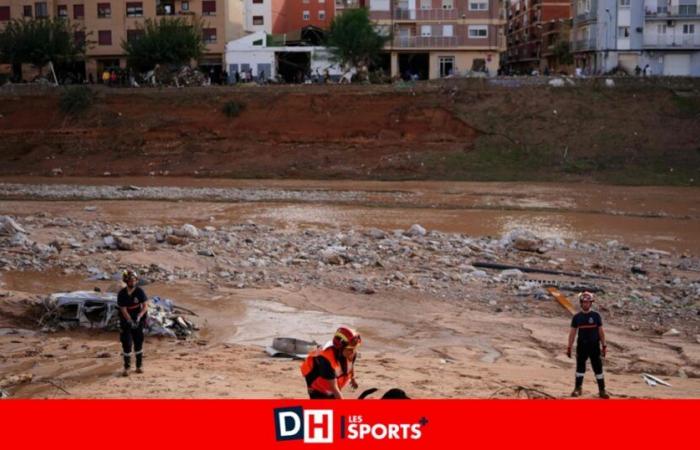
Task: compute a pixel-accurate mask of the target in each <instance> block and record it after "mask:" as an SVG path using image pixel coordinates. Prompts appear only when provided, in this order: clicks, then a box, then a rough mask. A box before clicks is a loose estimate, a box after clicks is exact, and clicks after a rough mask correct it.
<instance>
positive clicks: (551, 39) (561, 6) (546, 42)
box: [504, 0, 571, 73]
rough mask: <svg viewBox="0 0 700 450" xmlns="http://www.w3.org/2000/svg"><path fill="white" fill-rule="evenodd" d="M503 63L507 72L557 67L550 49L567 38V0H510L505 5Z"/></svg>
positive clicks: (525, 71)
mask: <svg viewBox="0 0 700 450" xmlns="http://www.w3.org/2000/svg"><path fill="white" fill-rule="evenodd" d="M506 15H507V21H508V22H507V25H506V42H507V50H506V54H505V58H504V61H505V64H506V66H507V67H508V69H509V71H511V72H521V73H530V72H532V71H533V70H538V71H540V72H542V71H544V70H545V68H548V69H550V70H557V69H558V68H559V67H558V66H559V64H558V62H557V61H555V60H554V56H553V52H552V49H553V47H554V46H555V45H556V44H557V42H558V41H559V40H560V39H567V40H568V37H569V35H568V28H569V26H570V25H569V18H570V17H571V1H570V0H510V1H508V2H507V4H506Z"/></svg>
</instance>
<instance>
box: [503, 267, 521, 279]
mask: <svg viewBox="0 0 700 450" xmlns="http://www.w3.org/2000/svg"><path fill="white" fill-rule="evenodd" d="M500 276H501V278H522V277H523V276H525V274H524V273H522V272H521V271H520V270H518V269H508V270H504V271H503V272H501V274H500Z"/></svg>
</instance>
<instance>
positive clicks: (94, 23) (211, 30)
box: [0, 0, 243, 81]
mask: <svg viewBox="0 0 700 450" xmlns="http://www.w3.org/2000/svg"><path fill="white" fill-rule="evenodd" d="M242 10H243V5H242V1H241V0H141V1H128V0H127V1H115V0H100V1H88V0H45V1H38V2H37V1H32V0H0V27H2V25H3V22H6V21H8V20H10V19H22V18H26V19H32V18H44V17H65V18H67V19H70V20H71V21H73V22H76V23H78V24H81V25H82V26H84V28H85V30H86V33H87V34H88V40H89V41H92V44H91V45H89V46H88V48H87V52H86V57H85V71H86V76H91V77H92V78H93V79H94V80H95V81H98V80H99V79H100V77H99V76H98V74H100V73H101V72H102V71H103V70H104V69H109V68H115V67H122V68H123V67H126V57H125V55H124V51H123V50H122V46H121V44H122V41H126V40H129V39H135V38H138V36H139V35H140V31H139V26H140V25H141V24H143V21H144V20H145V19H146V18H153V19H158V18H161V17H176V16H178V17H190V16H191V17H194V18H196V19H200V18H201V19H202V21H203V30H202V34H203V38H204V42H205V44H206V47H205V53H204V55H203V57H202V59H201V60H200V64H201V65H203V66H209V67H212V68H217V70H219V69H220V68H221V66H222V62H223V56H224V53H225V45H226V42H227V41H229V40H231V39H235V38H237V37H240V36H242V35H243V24H242V15H243V14H242ZM77 38H80V37H77Z"/></svg>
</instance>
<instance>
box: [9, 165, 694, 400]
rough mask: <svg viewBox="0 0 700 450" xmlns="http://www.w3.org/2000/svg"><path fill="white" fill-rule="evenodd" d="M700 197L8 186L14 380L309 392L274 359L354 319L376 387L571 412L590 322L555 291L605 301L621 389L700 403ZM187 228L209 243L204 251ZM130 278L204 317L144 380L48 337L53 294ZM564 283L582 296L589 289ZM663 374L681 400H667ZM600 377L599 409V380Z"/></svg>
mask: <svg viewBox="0 0 700 450" xmlns="http://www.w3.org/2000/svg"><path fill="white" fill-rule="evenodd" d="M697 194H698V192H697V190H696V189H684V188H630V187H610V186H599V185H547V184H541V185H537V184H518V183H441V182H425V183H416V182H410V183H393V182H392V183H380V182H359V183H358V182H349V181H342V182H321V181H232V180H201V179H170V178H157V177H152V178H132V179H122V178H92V179H58V178H56V179H43V178H42V179H38V178H30V179H27V178H24V179H19V178H12V179H9V178H8V179H3V180H2V183H0V215H4V216H10V217H12V218H13V219H14V220H15V221H16V223H17V224H18V225H19V226H20V227H21V228H22V229H23V230H24V232H23V233H19V235H18V234H16V233H15V234H12V235H9V234H8V235H4V236H0V241H2V246H1V247H0V264H2V271H0V313H1V314H0V382H1V380H3V379H5V380H8V379H9V378H10V377H15V379H18V378H17V377H18V376H20V375H23V374H24V375H26V374H30V375H31V379H32V381H26V380H25V381H24V382H22V383H16V384H11V383H9V382H7V381H6V384H8V387H5V388H3V389H5V390H6V391H7V392H9V393H10V394H11V395H13V396H19V397H47V396H48V397H53V396H59V397H65V396H69V397H241V398H250V397H303V396H304V385H303V380H302V379H301V377H300V375H299V372H298V362H294V361H290V360H286V359H273V358H270V357H268V356H267V355H265V354H264V353H263V351H262V349H263V348H264V346H265V345H268V344H269V343H270V342H271V340H272V338H274V337H276V336H294V337H300V338H305V339H309V340H316V341H317V342H319V343H323V342H325V341H326V340H327V339H329V338H330V336H331V333H332V331H333V329H334V328H335V327H336V326H337V325H338V324H341V323H343V324H348V325H351V326H354V327H356V328H358V329H359V330H361V332H362V334H363V338H364V344H363V351H362V357H361V361H360V364H359V370H358V372H359V373H358V377H359V381H360V384H361V387H362V388H368V387H379V388H380V389H384V388H387V389H388V388H390V387H401V388H403V389H405V390H406V391H407V392H409V394H410V395H412V396H415V397H489V396H491V395H492V394H493V393H494V392H499V394H498V395H499V396H508V395H509V394H508V393H509V392H510V391H509V389H508V388H509V387H512V386H519V385H522V386H529V387H532V388H535V389H538V390H542V391H545V392H548V393H549V394H551V395H553V396H555V397H565V396H566V395H567V394H568V391H569V390H570V384H571V380H572V379H573V362H572V361H571V360H569V359H567V358H566V356H565V354H564V353H565V345H566V334H567V332H568V327H569V321H570V315H569V313H568V312H566V311H565V310H564V309H563V308H561V307H560V306H559V305H558V304H557V303H556V302H554V301H553V300H552V298H551V297H549V296H547V295H546V293H543V291H542V289H541V287H540V286H539V285H538V284H537V283H538V282H542V281H544V282H548V283H553V282H557V283H559V284H560V285H561V286H564V288H566V287H567V286H594V287H597V288H599V289H600V291H601V292H600V294H599V299H598V302H597V304H596V306H597V308H598V309H599V310H600V311H601V313H602V315H603V317H604V320H605V323H606V326H607V327H608V334H609V342H610V349H611V350H610V356H609V358H608V361H607V369H608V375H607V376H608V380H609V381H608V383H609V386H610V391H611V392H612V393H613V394H614V395H616V396H618V397H700V342H699V341H698V339H700V337H699V334H700V316H698V313H699V312H700V259H698V256H700V231H699V230H700V223H699V222H700V196H699V195H697ZM186 223H189V224H192V225H194V226H195V227H196V229H197V230H198V231H197V234H196V236H195V235H188V236H184V237H183V235H182V233H180V230H181V227H182V226H183V225H184V224H186ZM414 224H420V225H421V227H417V228H416V227H412V225H414ZM514 230H519V231H522V230H528V231H529V232H531V233H532V237H531V238H529V239H531V240H530V241H528V242H530V244H532V248H530V249H521V248H516V247H521V245H520V244H518V245H516V244H515V243H514V241H509V240H508V239H507V236H509V233H511V234H512V232H513V231H514ZM519 231H518V232H519ZM171 236H172V238H171ZM110 238H111V239H110ZM484 261H486V262H498V263H504V264H514V265H522V266H529V267H535V268H538V267H539V268H546V269H549V270H557V271H560V272H567V273H571V274H578V275H576V276H563V275H558V276H557V275H543V274H523V273H521V274H517V273H516V274H512V275H513V278H511V277H510V275H509V276H504V275H503V274H502V273H500V272H499V271H494V270H489V269H480V268H479V267H475V265H478V263H479V262H484ZM125 266H130V267H136V268H137V269H138V270H139V271H140V272H141V273H142V275H143V277H144V278H145V279H147V280H148V282H149V284H147V285H146V286H145V289H146V292H147V293H148V294H149V295H159V296H165V297H168V298H172V299H173V300H175V301H176V302H177V303H178V304H181V305H183V306H185V307H187V308H189V309H192V310H194V311H196V312H197V317H196V318H195V320H196V322H197V323H198V325H199V326H200V328H201V330H200V332H199V333H198V334H197V336H195V337H192V338H191V339H188V340H185V341H177V340H175V341H173V340H167V339H156V338H150V339H149V340H148V347H147V349H148V351H147V372H146V374H144V375H139V376H138V379H139V381H140V382H139V383H133V382H130V381H129V380H123V379H120V378H118V377H117V376H116V374H117V373H118V370H119V354H118V352H119V345H118V341H117V335H116V334H114V333H109V332H99V331H96V330H92V331H89V330H73V331H62V332H60V333H48V334H47V333H43V332H41V331H40V330H38V329H37V327H36V325H35V322H33V318H34V317H35V315H36V310H35V307H34V305H35V303H36V302H37V301H38V300H39V299H41V298H43V297H44V296H46V295H47V294H49V293H51V292H57V291H65V290H74V289H75V290H77V289H92V288H93V287H99V288H100V289H102V290H111V289H116V288H117V287H118V283H116V282H115V281H111V280H99V279H97V280H95V279H93V280H90V277H91V276H93V275H94V274H95V273H97V272H99V273H105V274H107V275H108V276H111V275H112V274H114V273H116V272H118V271H119V270H120V269H121V268H123V267H125ZM632 268H635V271H632ZM93 278H94V277H93ZM564 288H562V291H563V292H564V293H565V294H566V295H569V296H571V297H572V298H573V296H574V295H575V289H573V288H572V289H570V290H565V289H564ZM105 355H107V356H105ZM643 372H648V373H653V374H656V375H657V376H660V377H663V378H664V379H666V380H668V381H669V382H670V383H671V385H672V387H670V388H666V387H660V386H656V387H653V388H652V387H650V386H648V385H647V384H646V383H645V382H644V381H643V380H642V378H641V373H643ZM134 377H136V376H134ZM132 381H133V380H132ZM586 383H587V384H586V390H587V392H588V394H587V395H593V393H594V383H593V380H592V376H590V375H589V376H588V378H587V382H586ZM515 392H516V391H512V393H513V395H515Z"/></svg>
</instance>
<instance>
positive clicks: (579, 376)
mask: <svg viewBox="0 0 700 450" xmlns="http://www.w3.org/2000/svg"><path fill="white" fill-rule="evenodd" d="M584 375H585V373H579V372H576V377H577V378H583V376H584Z"/></svg>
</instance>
